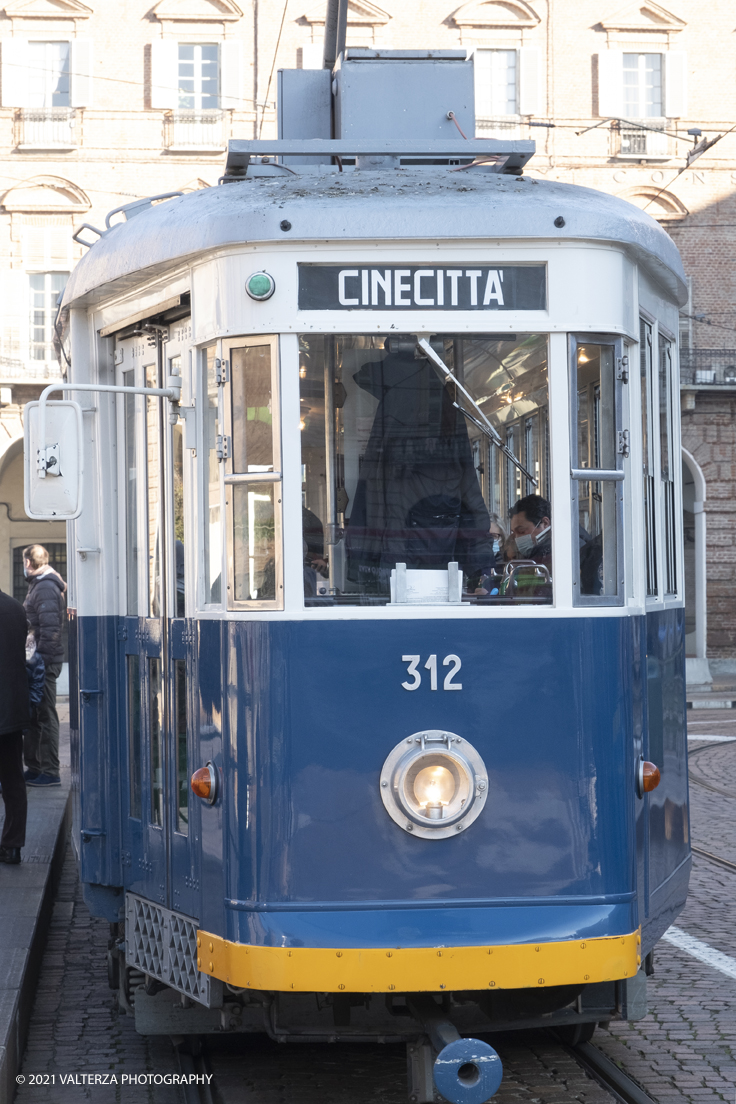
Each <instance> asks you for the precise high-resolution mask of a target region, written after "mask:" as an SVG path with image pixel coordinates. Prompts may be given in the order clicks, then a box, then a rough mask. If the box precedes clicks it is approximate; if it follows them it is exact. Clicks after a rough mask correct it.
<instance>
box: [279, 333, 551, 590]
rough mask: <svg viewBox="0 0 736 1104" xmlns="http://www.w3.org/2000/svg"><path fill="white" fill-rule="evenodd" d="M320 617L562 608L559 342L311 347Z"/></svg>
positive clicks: (307, 473)
mask: <svg viewBox="0 0 736 1104" xmlns="http://www.w3.org/2000/svg"><path fill="white" fill-rule="evenodd" d="M299 376H300V384H301V437H302V492H303V511H302V513H303V549H304V590H305V601H306V604H307V605H308V606H320V605H334V604H340V605H343V604H345V605H386V604H389V603H391V604H393V603H399V604H400V603H407V604H412V603H415V604H416V603H420V604H421V603H432V604H434V603H437V602H443V601H447V602H463V603H469V604H472V605H478V606H480V605H493V604H510V603H513V604H519V603H549V602H551V600H552V581H551V532H550V530H551V524H552V518H551V508H550V505H549V498H550V493H549V492H550V488H549V429H548V387H547V337H546V335H543V334H523V335H522V334H477V335H466V336H462V337H460V336H455V335H442V336H433V337H432V338H431V340H430V341H429V343H428V344H427V345H425V347H424V348H422V347H421V346H419V345H418V342H417V338H416V337H414V336H412V335H371V336H360V335H336V336H334V335H318V336H313V335H309V336H304V337H302V338H301V339H300V367H299Z"/></svg>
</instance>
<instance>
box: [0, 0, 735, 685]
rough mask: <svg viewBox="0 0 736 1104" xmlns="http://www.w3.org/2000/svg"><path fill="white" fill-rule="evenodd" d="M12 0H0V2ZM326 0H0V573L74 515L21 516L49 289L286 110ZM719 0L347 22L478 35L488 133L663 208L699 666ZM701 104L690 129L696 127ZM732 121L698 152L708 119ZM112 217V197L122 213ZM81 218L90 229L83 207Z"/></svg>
mask: <svg viewBox="0 0 736 1104" xmlns="http://www.w3.org/2000/svg"><path fill="white" fill-rule="evenodd" d="M1 2H2V0H0V3H1ZM325 9H326V3H325V0H315V2H314V3H313V2H312V0H270V2H268V3H265V2H264V0H247V2H246V0H238V3H236V2H235V0H158V2H157V3H156V2H154V3H153V4H151V3H150V0H147V2H146V3H144V2H143V0H105V2H104V3H103V2H101V0H87V2H82V0H11V2H10V3H8V4H7V5H6V6H5V7H3V8H1V9H0V82H1V94H0V101H1V102H0V302H2V304H3V306H2V319H1V321H0V503H2V504H3V509H2V510H0V586H1V587H3V588H7V589H10V590H11V591H12V589H13V560H14V556H15V560H16V561H17V557H18V554H17V552H14V549H17V548H18V547H19V546H20V545H22V544H23V543H26V541H27V540H28V539H30V538H31V537H33V538H36V539H43V540H45V541H55V542H57V543H58V544H60V545H61V544H62V543H63V541H64V531H63V527H60V526H53V525H41V526H39V525H37V524H31V523H30V522H28V521H27V519H25V520H24V517H23V511H22V490H21V486H20V460H19V457H20V447H21V446H20V432H21V412H22V405H23V403H24V402H25V401H27V400H28V399H29V398H31V397H33V396H34V395H36V394H38V392H39V390H40V388H41V386H42V385H43V384H44V382H46V381H48V380H51V379H54V378H57V376H58V372H59V369H58V365H57V363H56V359H55V354H54V346H53V319H54V303H55V299H56V296H57V294H58V291H59V289H60V288H61V287H62V286H63V283H64V280H65V278H66V275H67V274H68V272H69V271H70V269H71V266H72V265H73V264H74V263H75V261H76V260H77V258H78V257H79V255H80V253H81V250H82V248H83V247H82V246H81V245H79V244H77V243H75V242H73V241H72V236H71V235H72V231H73V230H74V229H78V228H79V227H80V225H81V224H82V223H89V224H91V225H92V226H104V223H105V218H106V216H108V212H110V211H112V210H113V209H115V208H118V207H121V206H123V205H124V204H126V203H129V202H132V201H133V200H134V199H136V198H138V197H141V196H146V195H156V194H160V193H165V192H170V191H186V190H191V189H196V188H201V187H209V186H212V185H215V184H216V183H217V179H218V177H219V176H220V174H221V172H222V168H223V161H224V151H225V147H226V143H227V140H228V138H230V137H258V136H263V137H266V136H270V135H273V134H274V133H275V126H276V115H275V97H276V83H277V71H278V69H279V68H280V67H285V68H292V67H294V66H296V67H302V68H315V67H321V56H322V41H323V36H324V21H325ZM733 22H734V21H733V5H732V4H731V3H730V2H729V0H711V2H710V3H709V4H707V5H703V4H701V3H698V2H697V0H672V7H671V8H670V7H667V8H665V7H664V6H663V5H661V4H659V3H654V2H646V0H645V2H642V0H637V2H634V3H631V4H621V3H619V0H583V2H581V0H470V2H467V3H461V4H454V5H453V4H452V3H447V2H446V0H403V2H402V3H397V2H396V0H382V2H381V4H380V5H379V4H377V3H374V2H373V0H349V6H348V45H361V46H375V47H385V48H391V49H397V48H402V47H403V48H406V47H411V48H430V47H434V48H458V47H464V48H465V49H467V51H468V53H469V54H470V53H472V54H473V55H474V62H475V71H476V111H477V116H478V133H479V134H480V135H499V136H507V137H520V138H527V137H532V138H534V139H535V140H536V141H537V148H538V152H537V155H536V157H535V158H534V160H533V162H532V165H531V168H530V172H531V174H532V175H537V176H540V177H545V178H547V179H555V180H563V181H569V182H571V183H577V184H582V185H587V186H589V187H594V188H598V189H601V190H604V191H607V192H611V193H614V194H616V195H620V196H623V197H624V198H626V199H628V200H630V201H631V202H632V203H635V204H637V205H638V206H640V207H643V208H646V209H647V210H648V211H649V212H650V213H651V214H652V215H654V217H656V218H658V219H660V220H661V221H662V222H663V224H664V225H665V226H666V227H667V229H668V231H669V232H670V233H671V234H672V236H673V238H674V239H675V240H676V242H677V244H678V246H679V247H680V250H681V252H682V255H683V259H684V262H685V268H686V271H687V272H688V274H689V276H690V278H691V301H690V303H689V304H688V306H687V307H686V308H685V309H684V310H683V313H682V322H681V333H680V337H681V350H682V355H681V365H682V408H683V414H684V418H683V445H684V452H683V463H684V470H685V474H686V494H685V535H686V544H687V546H686V564H685V567H686V575H687V583H688V588H687V592H688V630H689V632H688V653H689V656H690V659H691V662H690V665H689V666H690V675H691V678H693V679H696V680H697V681H701V682H702V681H707V680H708V679H709V678H710V673H709V664H710V667H711V668H713V670H714V671H715V672H716V673H718V672H721V673H723V672H728V671H730V670H733V671H734V672H736V598H735V597H734V580H735V577H736V551H735V547H736V545H735V542H734V540H733V522H734V506H733V494H732V487H733V479H734V475H735V474H736V469H735V467H734V465H735V463H736V452H735V442H734V433H735V427H736V417H735V415H736V408H735V404H736V306H734V290H736V288H735V287H734V285H735V284H736V266H734V263H733V260H734V247H735V246H736V130H734V131H733V133H731V129H732V128H734V127H735V126H736V79H735V78H736V41H734V26H733ZM694 128H697V130H698V131H699V132H701V133H699V134H695V135H693V134H689V133H688V131H691V130H693V129H694ZM721 134H723V135H724V137H723V138H722V139H721V140H719V141H718V142H717V143H716V144H714V145H713V146H712V147H711V148H709V149H707V150H706V151H705V152H704V153H703V154H702V155H701V156H699V157H698V158H697V159H696V160H693V161H692V163H691V164H690V165H689V166H688V163H687V157H688V153H689V152H690V151H691V150H692V149H693V146H694V144H695V143H696V142H697V141H699V140H701V138H705V139H712V138H715V137H717V136H718V135H721ZM115 217H121V216H119V215H118V216H113V218H115ZM85 233H86V234H87V236H88V237H91V238H94V232H93V231H91V230H87V231H86V232H85Z"/></svg>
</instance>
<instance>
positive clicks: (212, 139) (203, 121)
mask: <svg viewBox="0 0 736 1104" xmlns="http://www.w3.org/2000/svg"><path fill="white" fill-rule="evenodd" d="M226 118H227V112H225V111H174V112H171V114H169V115H167V116H166V136H165V144H166V148H167V149H170V150H183V151H186V150H222V149H224V148H225V146H226V145H227V135H226V133H225V123H226Z"/></svg>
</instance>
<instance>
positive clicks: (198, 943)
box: [197, 936, 202, 947]
mask: <svg viewBox="0 0 736 1104" xmlns="http://www.w3.org/2000/svg"><path fill="white" fill-rule="evenodd" d="M197 946H198V947H201V946H202V940H201V939H200V938H199V936H197Z"/></svg>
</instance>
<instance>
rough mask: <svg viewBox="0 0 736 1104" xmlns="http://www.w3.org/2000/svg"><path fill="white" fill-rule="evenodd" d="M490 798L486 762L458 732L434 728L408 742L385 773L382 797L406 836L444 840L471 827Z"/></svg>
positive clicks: (389, 761) (398, 749)
mask: <svg viewBox="0 0 736 1104" xmlns="http://www.w3.org/2000/svg"><path fill="white" fill-rule="evenodd" d="M487 793H488V778H487V772H486V769H485V765H484V763H483V760H482V759H481V757H480V755H479V754H478V752H477V751H476V750H475V748H474V747H472V746H471V745H470V744H469V743H468V742H467V740H463V739H462V738H461V737H460V736H456V735H455V733H454V732H442V731H439V730H437V729H432V730H430V731H428V732H418V733H415V734H414V735H413V736H409V737H408V738H407V739H406V740H402V742H401V743H400V744H397V745H396V747H395V748H394V749H393V751H392V752H391V753H390V755H389V756H388V758H387V759H386V762H385V763H384V765H383V770H382V771H381V798H382V799H383V804H384V805H385V807H386V811H387V812H388V814H389V816H390V817H391V818H392V820H394V821H395V823H396V824H398V825H399V827H401V828H403V829H404V831H405V832H411V833H413V834H414V835H417V836H422V837H424V838H425V839H443V838H444V837H446V836H451V835H455V834H456V833H457V832H460V831H462V830H463V829H464V828H467V827H468V825H469V824H472V823H473V821H474V820H475V819H476V817H477V816H478V815H479V813H480V811H481V809H482V808H483V805H484V804H485V800H486V796H487Z"/></svg>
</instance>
